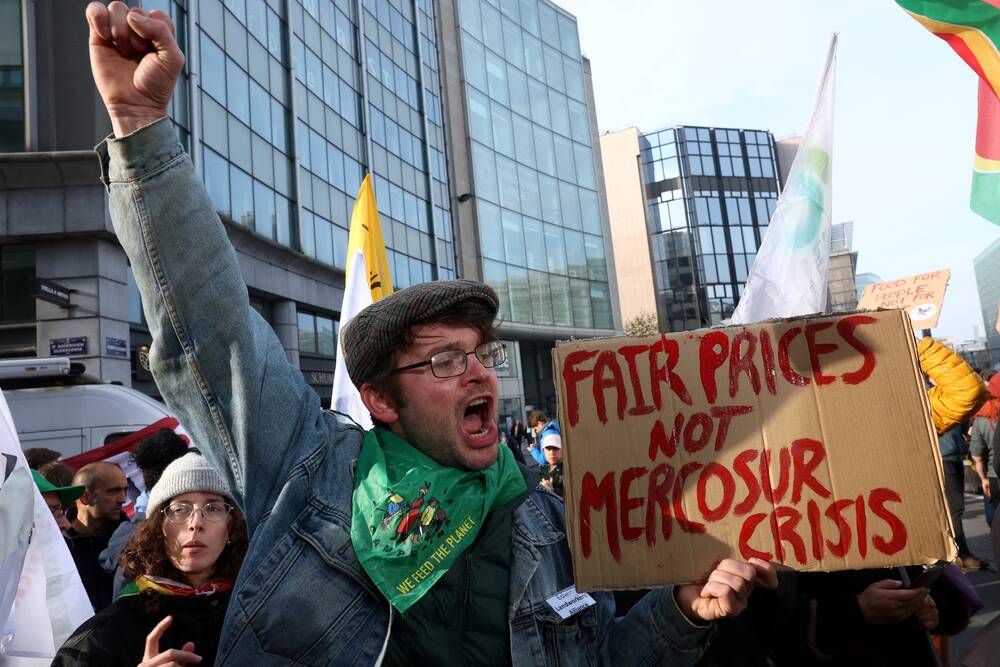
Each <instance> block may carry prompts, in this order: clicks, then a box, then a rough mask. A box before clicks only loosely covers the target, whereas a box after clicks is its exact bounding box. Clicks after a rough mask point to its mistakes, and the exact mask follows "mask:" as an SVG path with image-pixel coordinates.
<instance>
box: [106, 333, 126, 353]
mask: <svg viewBox="0 0 1000 667" xmlns="http://www.w3.org/2000/svg"><path fill="white" fill-rule="evenodd" d="M104 352H105V354H107V355H108V356H109V357H123V358H128V341H126V340H124V339H122V338H112V337H111V336H105V338H104Z"/></svg>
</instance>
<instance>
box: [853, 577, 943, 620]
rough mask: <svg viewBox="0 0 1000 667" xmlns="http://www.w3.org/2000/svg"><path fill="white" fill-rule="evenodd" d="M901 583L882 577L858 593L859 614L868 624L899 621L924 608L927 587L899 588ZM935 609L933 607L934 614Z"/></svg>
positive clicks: (927, 597)
mask: <svg viewBox="0 0 1000 667" xmlns="http://www.w3.org/2000/svg"><path fill="white" fill-rule="evenodd" d="M902 585H903V584H902V583H901V582H899V581H896V580H895V579H883V580H882V581H876V582H875V583H874V584H872V585H871V586H869V587H868V588H866V589H865V590H863V591H862V592H861V593H860V594H859V595H858V607H859V608H860V609H861V615H862V616H864V617H865V620H866V621H868V623H869V624H870V625H890V624H893V623H901V622H903V621H905V620H906V619H908V618H909V617H910V616H913V615H914V614H916V613H918V612H921V611H922V610H923V609H924V600H925V599H930V598H929V596H928V595H927V589H926V588H909V589H908V588H901V586H902ZM936 610H937V608H936V607H935V616H936ZM921 621H923V619H921ZM935 625H937V623H935Z"/></svg>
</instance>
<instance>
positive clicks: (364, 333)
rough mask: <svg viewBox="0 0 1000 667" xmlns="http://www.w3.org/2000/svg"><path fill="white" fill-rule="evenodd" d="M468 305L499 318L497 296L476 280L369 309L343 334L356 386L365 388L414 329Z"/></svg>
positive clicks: (428, 286)
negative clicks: (478, 304)
mask: <svg viewBox="0 0 1000 667" xmlns="http://www.w3.org/2000/svg"><path fill="white" fill-rule="evenodd" d="M464 301H479V302H481V303H482V304H483V305H484V306H486V307H487V308H488V309H489V310H490V312H491V313H492V314H493V316H494V317H496V314H497V310H498V309H499V307H500V301H499V299H498V298H497V293H496V292H494V291H493V288H491V287H490V286H489V285H485V284H483V283H479V282H476V281H474V280H439V281H435V282H429V283H419V284H417V285H413V286H411V287H407V288H406V289H401V290H399V291H398V292H393V293H392V294H390V295H389V296H387V297H385V298H384V299H382V300H380V301H376V302H375V303H373V304H372V305H370V306H368V307H367V308H365V309H364V310H362V311H361V312H360V313H358V314H357V315H355V316H354V318H353V319H352V320H351V321H350V322H348V323H347V326H345V327H344V329H343V331H341V333H340V338H341V344H342V346H343V351H344V362H345V365H346V366H347V372H348V373H349V374H350V376H351V382H353V383H354V386H356V387H359V388H360V387H361V385H362V384H364V383H365V382H366V381H367V380H368V379H369V378H370V377H371V375H372V373H373V372H374V370H375V368H376V367H377V365H378V362H379V359H380V358H382V357H383V356H384V355H387V354H392V353H393V352H395V351H396V347H397V346H398V345H399V341H400V340H401V339H402V338H403V336H404V335H405V334H406V332H407V331H408V330H409V328H410V327H412V326H414V325H416V324H421V323H423V322H429V321H433V320H434V319H435V318H436V317H437V316H438V315H441V314H442V313H444V312H446V311H447V310H448V309H450V308H453V307H454V306H455V305H457V304H460V303H462V302H464Z"/></svg>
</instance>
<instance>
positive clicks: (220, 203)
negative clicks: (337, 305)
mask: <svg viewBox="0 0 1000 667" xmlns="http://www.w3.org/2000/svg"><path fill="white" fill-rule="evenodd" d="M0 1H2V0H0ZM143 6H144V7H146V8H147V9H155V8H159V9H162V10H163V11H166V12H168V13H169V14H170V15H171V17H172V18H173V19H174V23H175V25H176V26H177V34H178V37H179V41H180V46H181V48H182V50H184V52H185V53H186V54H187V55H188V58H189V60H191V59H192V51H196V52H197V58H196V61H197V66H196V70H197V73H198V77H197V81H198V89H197V91H194V90H192V88H191V86H190V85H189V82H188V78H187V77H188V73H189V72H190V68H189V70H188V71H186V72H185V73H184V74H183V75H182V79H181V81H179V82H178V90H177V92H176V93H175V95H174V99H173V102H172V108H171V117H172V119H173V121H174V124H175V126H176V127H177V130H178V136H179V137H180V139H181V141H182V142H183V143H184V144H185V146H186V147H187V148H188V149H189V151H190V152H192V153H195V152H200V158H201V169H202V174H203V178H204V181H205V185H206V187H207V189H208V192H209V195H210V197H211V199H212V201H213V203H214V204H215V207H216V209H217V210H218V211H219V212H220V213H221V214H223V215H225V216H226V217H228V218H230V219H232V220H233V221H234V222H236V223H238V224H241V225H243V226H245V227H247V228H248V229H250V230H251V231H253V232H255V233H257V234H259V235H261V236H263V237H265V238H267V239H269V240H270V241H272V242H274V243H277V244H279V245H283V246H286V247H288V248H291V249H293V250H297V251H300V252H302V253H303V254H305V255H307V256H309V257H311V258H313V259H315V260H317V261H319V262H321V263H323V264H326V265H328V266H331V267H334V268H337V269H340V270H343V269H345V268H346V263H347V238H348V229H349V227H350V219H351V211H352V208H353V206H354V198H355V197H356V195H357V192H358V188H359V186H360V185H361V180H362V178H363V177H364V174H365V173H366V172H369V171H370V172H372V174H373V179H374V184H375V193H376V198H377V199H378V202H379V212H380V214H381V218H382V228H383V234H384V236H385V241H386V246H387V249H388V255H389V261H390V266H391V268H392V277H393V282H394V284H395V285H396V286H397V287H406V286H407V285H410V284H412V283H415V282H420V281H424V280H432V279H435V278H438V277H441V278H448V277H454V250H453V248H452V232H451V219H450V211H449V209H448V202H449V197H448V180H447V175H446V174H447V171H446V169H445V163H444V137H443V135H444V132H443V129H442V126H441V118H442V112H441V102H440V99H439V95H438V92H437V91H438V90H439V86H440V82H439V79H438V69H437V59H436V50H437V40H436V32H435V24H434V17H433V15H432V13H431V12H432V11H433V8H432V6H431V4H430V2H429V1H427V0H420V1H419V2H413V0H364V2H363V3H362V8H361V14H362V16H361V17H360V20H359V17H358V5H357V4H356V3H355V2H354V0H287V1H285V0H199V2H198V5H197V7H198V16H197V17H189V16H188V15H187V12H186V9H185V7H186V6H187V3H186V2H184V1H183V0H144V2H143ZM188 20H194V24H193V26H192V29H191V32H190V34H191V38H192V40H197V44H196V45H187V44H185V43H184V39H183V38H184V36H185V34H186V30H187V21H188ZM189 46H195V47H196V48H195V49H191V48H189ZM192 62H193V61H192ZM362 63H364V67H363V66H362ZM366 92H367V96H366ZM190 94H194V95H195V99H194V103H193V105H192V104H191V103H190V102H189V99H188V95H190ZM192 109H193V110H195V111H196V114H197V120H193V119H192V118H191V116H192V115H193V114H190V113H189V111H190V110H192ZM192 122H199V123H200V126H199V128H198V130H199V132H198V133H197V135H198V136H200V138H201V141H200V142H199V143H200V145H199V146H191V136H192V133H191V123H192ZM369 123H370V131H369ZM435 232H436V233H435Z"/></svg>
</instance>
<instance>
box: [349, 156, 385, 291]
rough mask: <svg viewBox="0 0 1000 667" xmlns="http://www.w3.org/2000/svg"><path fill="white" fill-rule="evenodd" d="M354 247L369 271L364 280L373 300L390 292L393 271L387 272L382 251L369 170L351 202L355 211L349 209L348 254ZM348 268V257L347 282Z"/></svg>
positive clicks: (351, 255) (383, 244)
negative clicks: (391, 272)
mask: <svg viewBox="0 0 1000 667" xmlns="http://www.w3.org/2000/svg"><path fill="white" fill-rule="evenodd" d="M357 250H360V251H361V252H362V254H363V255H364V256H365V270H366V272H367V274H368V275H367V277H366V278H367V280H366V282H367V283H368V288H369V289H370V290H371V293H372V301H373V302H374V301H378V300H379V299H381V298H382V297H384V296H388V295H390V294H392V275H391V274H390V272H389V259H388V257H386V254H385V241H384V240H382V225H381V224H379V221H378V204H377V203H376V202H375V188H373V187H372V176H371V174H368V175H367V176H365V180H363V181H361V188H359V189H358V198H357V199H356V200H355V202H354V212H353V213H351V233H350V236H349V237H348V239H347V257H348V258H350V257H353V256H354V253H355V251H357ZM350 271H351V262H350V261H348V263H347V272H348V275H347V276H346V277H345V282H346V283H347V284H350V281H351V276H350V275H349V274H350Z"/></svg>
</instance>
